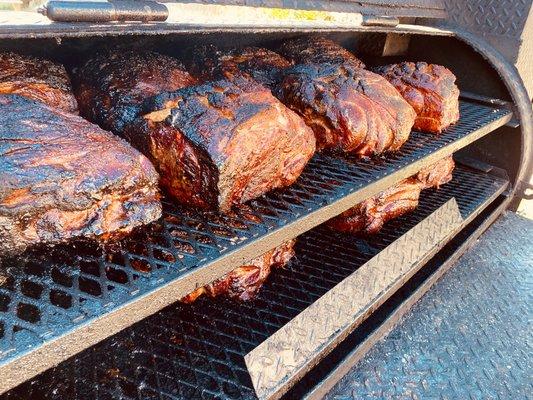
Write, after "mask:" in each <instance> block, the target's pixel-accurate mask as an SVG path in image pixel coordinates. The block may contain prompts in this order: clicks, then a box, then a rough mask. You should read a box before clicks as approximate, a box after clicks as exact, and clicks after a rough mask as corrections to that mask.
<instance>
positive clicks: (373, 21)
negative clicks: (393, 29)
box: [361, 14, 400, 26]
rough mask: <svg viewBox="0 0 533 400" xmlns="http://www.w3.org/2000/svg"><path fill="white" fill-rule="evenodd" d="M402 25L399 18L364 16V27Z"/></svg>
mask: <svg viewBox="0 0 533 400" xmlns="http://www.w3.org/2000/svg"><path fill="white" fill-rule="evenodd" d="M399 23H400V20H399V19H398V18H397V17H390V16H387V15H368V14H363V22H362V23H361V25H363V26H396V25H398V24H399Z"/></svg>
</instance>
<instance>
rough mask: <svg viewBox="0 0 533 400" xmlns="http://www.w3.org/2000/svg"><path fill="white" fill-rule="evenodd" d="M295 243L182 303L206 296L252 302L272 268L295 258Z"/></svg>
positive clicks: (214, 283)
mask: <svg viewBox="0 0 533 400" xmlns="http://www.w3.org/2000/svg"><path fill="white" fill-rule="evenodd" d="M295 242H296V240H295V239H293V240H289V241H288V242H285V243H283V244H281V245H280V246H278V247H275V248H274V249H272V250H270V251H268V252H266V253H265V254H263V255H262V256H259V257H257V258H254V259H253V260H251V261H250V262H248V263H246V264H245V265H242V266H240V267H238V268H235V269H234V270H233V271H231V272H229V273H227V274H226V275H225V276H223V277H222V278H220V279H217V280H216V281H214V282H212V283H210V284H209V285H206V286H203V287H200V288H198V289H196V290H195V291H193V292H192V293H189V294H188V295H187V296H185V297H184V298H183V299H181V301H182V302H184V303H192V302H194V301H196V299H197V298H198V297H200V296H202V295H204V294H205V295H208V296H211V297H217V296H225V297H229V298H232V299H234V300H240V301H248V300H252V299H253V298H255V296H257V293H258V292H259V289H261V286H263V284H264V282H265V281H266V279H267V278H268V276H269V275H270V272H271V271H272V268H280V267H283V266H284V265H286V264H287V263H288V262H289V260H290V259H291V258H292V257H293V256H294V250H293V246H294V244H295Z"/></svg>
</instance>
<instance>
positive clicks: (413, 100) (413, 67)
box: [374, 62, 459, 133]
mask: <svg viewBox="0 0 533 400" xmlns="http://www.w3.org/2000/svg"><path fill="white" fill-rule="evenodd" d="M374 71H375V72H377V73H378V74H380V75H382V76H383V77H384V78H385V79H387V80H388V81H389V82H390V83H392V84H393V85H394V87H395V88H396V89H398V91H399V92H400V93H401V94H402V96H403V97H404V99H405V100H407V101H408V102H409V104H411V106H412V107H413V108H414V109H415V111H416V120H415V124H414V129H417V130H420V131H423V132H431V133H441V132H442V131H443V130H445V129H446V128H447V127H449V126H450V125H452V124H454V123H456V122H457V121H458V120H459V88H458V87H457V85H456V84H455V79H456V78H455V75H454V74H453V73H452V72H451V71H450V70H449V69H448V68H446V67H443V66H441V65H436V64H428V63H425V62H417V63H414V62H402V63H400V64H392V65H386V66H383V67H378V68H375V69H374Z"/></svg>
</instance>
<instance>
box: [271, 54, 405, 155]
mask: <svg viewBox="0 0 533 400" xmlns="http://www.w3.org/2000/svg"><path fill="white" fill-rule="evenodd" d="M278 97H279V98H280V99H281V101H282V102H283V103H284V104H286V105H287V106H289V107H290V108H291V109H292V110H294V111H296V112H297V113H298V114H300V115H301V116H302V117H303V119H304V121H305V122H306V124H307V125H309V126H310V127H311V128H313V131H314V132H315V135H316V138H317V145H318V148H321V149H324V148H325V149H333V150H339V151H343V152H350V153H355V154H359V155H361V156H370V155H375V154H381V153H383V152H385V151H394V150H398V149H399V148H400V147H401V146H402V144H403V143H404V142H405V141H406V140H407V139H408V138H409V134H410V132H411V127H412V126H413V122H414V119H415V112H414V110H413V108H412V107H411V106H410V105H409V104H408V103H407V102H406V101H405V100H404V99H403V98H402V97H401V96H400V94H399V93H398V91H397V90H396V89H395V88H394V87H393V86H392V85H391V84H390V83H389V82H387V81H386V80H385V79H384V78H382V77H381V76H379V75H377V74H374V73H372V72H370V71H366V70H364V69H361V68H355V67H353V66H352V65H350V64H328V63H322V64H302V65H297V66H295V67H292V68H290V69H289V70H287V71H285V77H284V79H283V81H282V83H281V85H280V88H279V91H278Z"/></svg>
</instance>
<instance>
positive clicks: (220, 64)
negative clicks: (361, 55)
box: [191, 38, 415, 156]
mask: <svg viewBox="0 0 533 400" xmlns="http://www.w3.org/2000/svg"><path fill="white" fill-rule="evenodd" d="M315 40H316V41H318V45H320V44H321V43H322V42H323V41H325V43H326V44H327V45H328V46H329V47H328V46H326V50H328V49H329V51H325V54H322V53H320V52H318V53H317V54H316V55H315V56H311V55H309V57H302V58H297V57H294V58H295V61H296V62H300V61H301V62H305V63H303V64H299V65H296V66H291V64H292V62H291V61H288V60H287V59H286V58H284V57H282V56H281V55H279V54H277V53H275V52H273V51H271V50H267V49H262V48H257V47H248V48H245V49H243V50H240V49H231V50H225V51H221V50H216V49H214V48H212V47H210V48H209V49H208V50H206V48H204V50H200V51H198V52H197V53H196V56H195V57H193V61H192V63H191V64H192V65H191V71H192V72H193V74H197V76H201V77H203V78H204V79H205V78H206V77H214V76H218V75H222V76H225V77H231V76H233V75H234V74H235V73H244V74H247V75H249V76H250V77H252V78H253V79H254V80H256V81H257V82H259V83H261V84H263V85H264V86H266V87H268V88H270V89H271V90H272V93H273V94H274V95H276V96H277V97H278V99H279V100H281V102H282V103H284V104H285V105H286V106H288V107H289V108H291V109H292V110H294V111H295V112H297V113H298V114H299V115H300V116H301V117H302V118H303V120H304V121H305V123H306V124H307V125H308V126H310V127H311V128H312V129H313V131H314V133H315V136H316V139H317V147H318V148H319V149H333V150H338V151H342V152H353V153H356V154H359V155H362V156H370V155H374V154H381V153H383V152H385V151H389V150H390V151H394V150H397V149H399V148H400V147H401V145H402V144H403V143H404V142H405V141H406V140H407V139H408V137H409V133H410V131H411V127H412V125H413V122H414V118H415V112H414V110H413V109H412V107H411V106H410V105H409V104H408V103H407V102H406V101H405V100H404V99H403V98H402V96H401V95H400V94H399V93H398V91H397V90H396V89H395V88H394V87H393V86H392V85H391V84H390V83H389V82H387V80H386V79H384V78H382V77H381V76H380V75H377V74H374V73H372V72H370V71H366V70H364V69H361V68H360V66H362V65H363V64H362V63H361V62H360V61H359V60H358V59H357V58H356V57H355V56H354V55H352V54H351V53H349V52H348V51H347V50H345V49H343V48H342V47H340V46H338V45H336V44H335V43H333V42H331V41H329V40H326V39H324V40H322V39H320V38H316V39H315ZM312 43H313V42H312V41H307V40H301V41H295V42H290V43H289V44H287V45H286V49H289V48H290V49H292V50H293V53H289V52H288V50H287V52H288V53H289V54H300V53H301V52H304V53H305V54H307V53H313V52H314V50H315V49H314V48H313V49H311V48H310V49H308V51H307V53H306V52H305V49H306V47H305V46H312ZM282 47H283V46H282ZM296 47H297V48H298V51H296V50H295V48H296ZM323 47H324V46H322V47H320V48H323ZM313 54H314V53H313ZM327 54H329V58H328V56H327ZM319 55H320V57H319Z"/></svg>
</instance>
